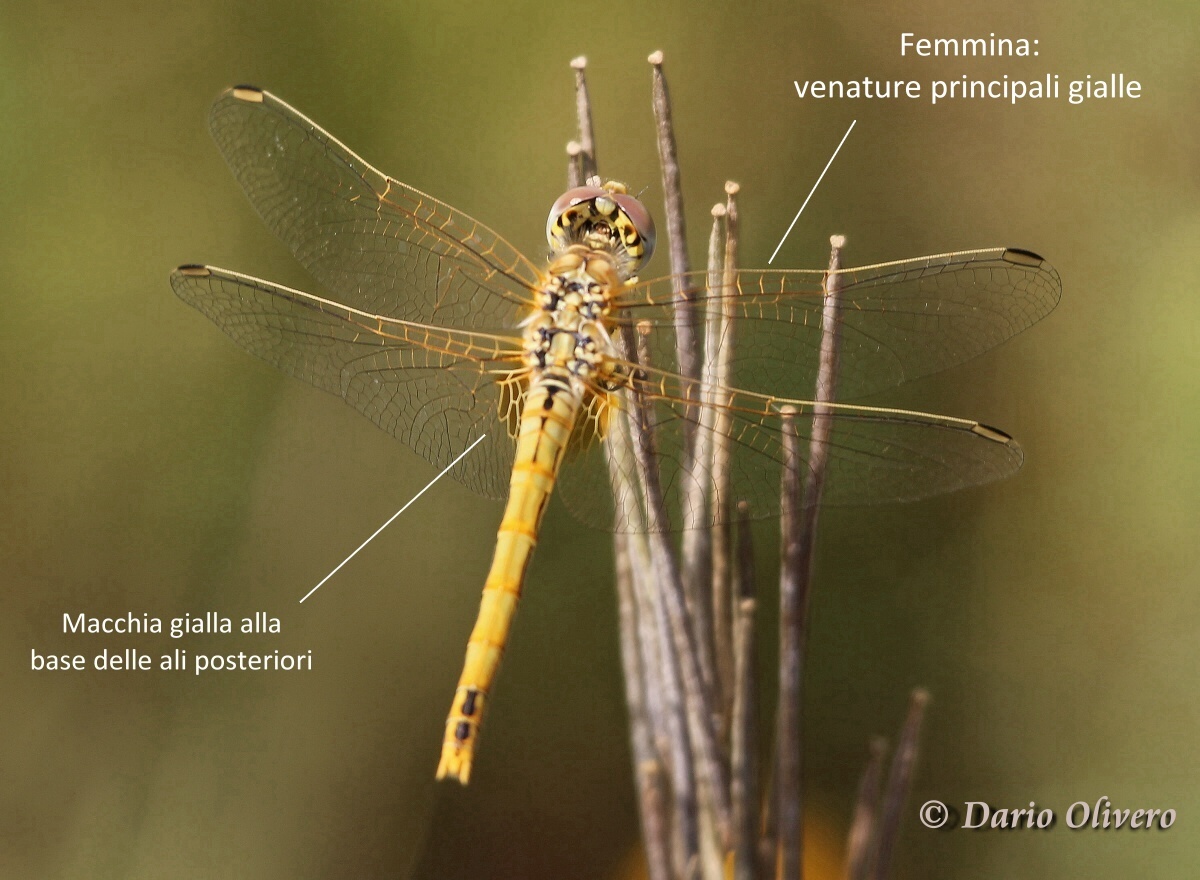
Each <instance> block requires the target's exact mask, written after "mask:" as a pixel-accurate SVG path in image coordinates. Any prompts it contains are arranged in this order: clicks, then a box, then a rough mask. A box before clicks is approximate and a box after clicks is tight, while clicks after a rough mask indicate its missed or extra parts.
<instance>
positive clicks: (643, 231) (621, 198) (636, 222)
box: [609, 193, 656, 266]
mask: <svg viewBox="0 0 1200 880" xmlns="http://www.w3.org/2000/svg"><path fill="white" fill-rule="evenodd" d="M609 198H611V199H612V200H613V201H614V202H616V203H617V207H619V208H620V209H621V211H622V212H623V213H624V214H625V216H626V217H628V218H629V222H630V223H632V224H633V228H634V229H635V230H636V231H637V234H638V236H639V237H640V245H641V253H640V254H636V253H633V251H634V248H630V252H631V253H633V255H634V256H636V257H637V258H638V265H639V266H644V265H646V263H647V262H648V261H649V260H650V256H651V254H653V253H654V242H655V240H656V233H655V231H654V218H653V217H651V216H650V212H649V211H648V210H646V206H645V205H643V204H642V203H641V202H639V201H638V200H637V199H635V198H634V197H633V196H631V195H629V194H628V193H611V194H609ZM631 244H635V243H633V242H626V246H627V247H629V246H630V245H631Z"/></svg>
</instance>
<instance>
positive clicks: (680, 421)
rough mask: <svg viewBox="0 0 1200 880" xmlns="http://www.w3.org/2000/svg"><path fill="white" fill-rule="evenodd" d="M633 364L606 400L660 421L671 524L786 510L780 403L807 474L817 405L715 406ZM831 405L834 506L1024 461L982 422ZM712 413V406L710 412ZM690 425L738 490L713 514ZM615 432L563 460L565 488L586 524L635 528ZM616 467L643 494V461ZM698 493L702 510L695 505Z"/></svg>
mask: <svg viewBox="0 0 1200 880" xmlns="http://www.w3.org/2000/svg"><path fill="white" fill-rule="evenodd" d="M625 366H626V367H627V368H628V369H629V370H630V371H631V372H632V374H633V378H632V379H631V380H630V386H631V390H629V391H621V392H616V393H611V394H609V395H607V399H606V401H605V405H607V406H610V407H612V408H613V409H614V410H618V411H620V412H622V413H628V412H630V411H631V410H633V409H634V407H635V405H636V404H635V403H634V398H633V397H632V392H636V393H637V394H638V395H639V396H640V398H641V400H642V401H644V406H645V408H646V412H647V415H648V418H649V421H650V423H651V425H652V426H653V439H654V444H655V447H656V448H655V451H656V453H657V454H656V456H655V460H656V461H657V464H658V468H659V473H660V480H661V483H662V487H663V495H664V498H665V500H666V502H667V511H668V515H669V517H670V522H669V523H668V528H671V529H679V528H682V527H685V526H686V525H687V524H688V523H691V524H693V525H697V524H711V523H713V522H717V521H720V520H721V519H722V518H723V517H724V515H725V514H727V513H729V512H731V511H732V509H733V508H734V505H735V503H736V502H738V501H748V502H750V509H751V512H752V514H753V515H754V516H756V517H763V516H770V515H772V514H775V513H777V512H778V510H779V494H780V486H781V480H782V476H783V471H782V469H783V466H784V456H783V414H782V412H781V410H782V408H783V407H784V406H792V407H795V408H796V410H797V412H796V414H795V415H794V416H793V422H794V424H795V425H796V430H797V433H798V435H799V437H800V438H801V441H800V451H801V459H800V461H799V467H800V468H802V469H804V468H807V467H808V463H807V455H808V451H809V445H808V441H809V438H810V437H811V436H812V431H813V422H814V419H815V418H818V416H816V415H815V414H814V406H815V404H814V403H813V402H811V401H807V400H788V399H785V398H779V397H772V396H769V395H764V394H756V393H753V392H749V391H742V390H738V389H731V388H720V389H716V390H715V391H713V396H712V398H710V400H711V403H708V404H702V405H699V406H697V405H693V404H690V403H689V402H688V401H696V400H699V399H701V392H700V388H699V383H694V382H691V381H689V380H687V379H684V378H683V377H681V376H679V375H677V374H674V373H670V372H666V371H662V370H656V369H650V368H645V367H638V366H635V365H633V364H625ZM601 393H603V392H601ZM826 407H827V409H826V410H825V412H830V413H832V418H833V428H832V436H831V438H830V442H829V447H828V449H829V453H828V456H829V457H828V465H827V469H826V483H825V494H824V502H825V503H828V504H868V503H875V502H885V501H914V500H917V499H920V498H926V497H930V496H933V495H940V494H942V493H945V492H952V491H955V490H957V489H963V488H966V487H968V486H976V485H980V484H983V483H988V482H991V481H992V480H998V479H1002V478H1004V477H1007V476H1010V475H1012V474H1013V473H1015V472H1016V471H1017V470H1018V469H1019V468H1020V466H1021V459H1022V456H1021V448H1020V446H1018V445H1017V443H1016V441H1015V440H1013V439H1012V438H1011V437H1009V436H1008V435H1007V434H1004V433H1003V432H1001V431H998V430H996V429H994V428H988V427H986V426H984V425H980V424H979V423H978V422H973V421H969V420H965V419H955V418H949V417H946V416H938V415H932V414H928V413H920V412H911V411H907V410H898V409H886V408H880V407H864V406H854V405H850V404H827V405H826ZM705 409H708V410H710V413H709V414H708V415H707V416H706V415H705V414H704V410H705ZM711 416H716V417H717V418H711ZM820 417H821V418H827V417H828V416H820ZM687 423H690V424H691V426H692V428H693V430H695V431H697V432H707V433H708V434H709V440H710V441H711V442H710V447H711V445H712V443H713V442H715V439H716V438H717V437H720V438H723V440H724V441H726V442H728V445H729V449H730V473H731V478H730V486H731V489H730V492H731V495H732V497H731V498H729V499H724V501H726V502H728V503H725V504H721V505H717V506H716V508H717V510H716V512H714V509H713V507H712V506H711V505H710V502H709V500H708V499H706V498H705V496H704V494H703V492H701V493H699V494H696V493H695V492H694V487H693V486H692V485H691V484H692V483H693V477H692V474H691V473H690V472H689V470H688V467H687V464H686V458H685V455H684V445H683V444H684V434H685V428H684V426H685V424H687ZM612 430H613V428H612V427H610V428H609V432H608V436H607V437H606V439H605V441H604V442H603V443H597V442H593V443H590V444H586V445H583V446H581V447H580V450H579V452H578V453H577V454H576V456H575V460H574V461H570V462H568V463H567V464H566V465H564V467H563V471H562V476H561V478H560V483H561V492H560V494H561V497H562V499H563V502H564V503H565V504H566V505H567V507H568V509H570V510H571V512H572V513H573V514H574V515H575V516H576V517H578V518H579V519H580V520H582V521H583V522H585V523H587V524H588V525H592V526H595V527H597V528H606V529H607V528H613V529H616V530H617V531H636V530H638V529H639V528H640V527H641V525H642V524H641V523H640V522H638V521H635V520H632V519H630V518H629V516H628V514H627V513H626V512H625V511H627V510H628V509H629V508H628V507H627V506H626V505H625V503H624V501H625V499H623V498H622V497H620V495H618V497H617V498H616V499H615V501H614V499H613V497H612V496H611V494H610V492H609V487H610V485H611V475H610V470H609V468H610V466H611V465H610V463H609V462H608V461H607V460H606V458H605V456H606V453H607V452H608V450H606V448H605V447H607V446H609V445H610V444H611V443H613V442H614V440H615V438H614V436H613V435H612V433H611V432H612ZM583 433H587V432H586V430H585V431H584V432H583ZM619 469H620V470H622V471H623V477H624V478H623V480H621V481H618V482H619V483H623V484H624V486H625V487H626V488H625V489H622V490H621V491H628V487H630V486H631V487H633V490H634V491H635V492H638V491H640V489H638V485H639V483H638V470H637V467H636V464H635V462H634V460H633V459H632V458H631V457H628V456H627V457H625V458H624V460H623V461H622V463H621V464H620V465H619ZM705 477H706V475H705ZM697 498H699V499H700V505H701V506H700V508H699V509H691V510H686V509H685V507H686V506H687V505H688V504H689V503H691V504H695V503H696V499H697ZM635 507H636V505H635ZM721 511H724V513H722V512H721Z"/></svg>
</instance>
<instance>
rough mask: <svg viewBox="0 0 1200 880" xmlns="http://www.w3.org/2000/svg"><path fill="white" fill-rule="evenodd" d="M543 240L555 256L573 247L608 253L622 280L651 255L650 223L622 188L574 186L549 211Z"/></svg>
mask: <svg viewBox="0 0 1200 880" xmlns="http://www.w3.org/2000/svg"><path fill="white" fill-rule="evenodd" d="M546 238H547V239H548V240H549V241H550V247H551V248H552V249H553V250H554V251H555V252H556V253H562V252H563V251H565V250H566V249H567V248H569V247H570V246H571V245H573V244H582V245H585V246H586V247H589V248H592V249H593V250H598V251H605V252H607V253H610V254H612V255H613V256H614V257H615V258H616V261H617V267H618V271H619V272H620V273H621V275H622V277H625V278H628V277H629V276H631V275H633V274H635V273H636V272H637V271H638V270H640V269H641V268H642V267H643V266H645V265H646V263H647V262H648V261H649V259H650V255H651V254H652V253H654V219H653V218H652V217H651V216H650V212H649V211H647V210H646V206H645V205H643V204H642V203H641V202H639V201H638V200H637V199H635V198H634V197H633V196H631V195H630V194H629V193H628V192H627V191H626V189H625V185H624V184H621V183H616V182H613V181H610V182H608V183H605V184H604V185H602V186H577V187H575V188H574V189H569V190H567V191H566V192H565V193H563V194H562V195H561V196H559V197H558V199H557V200H556V201H555V202H554V206H553V207H552V208H550V216H549V218H548V219H547V220H546Z"/></svg>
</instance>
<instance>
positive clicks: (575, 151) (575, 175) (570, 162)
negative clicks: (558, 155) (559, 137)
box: [567, 141, 583, 189]
mask: <svg viewBox="0 0 1200 880" xmlns="http://www.w3.org/2000/svg"><path fill="white" fill-rule="evenodd" d="M582 155H583V147H581V146H580V145H579V141H568V142H567V189H574V188H575V187H577V186H582V185H583V163H582V160H581V159H580V156H582Z"/></svg>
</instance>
